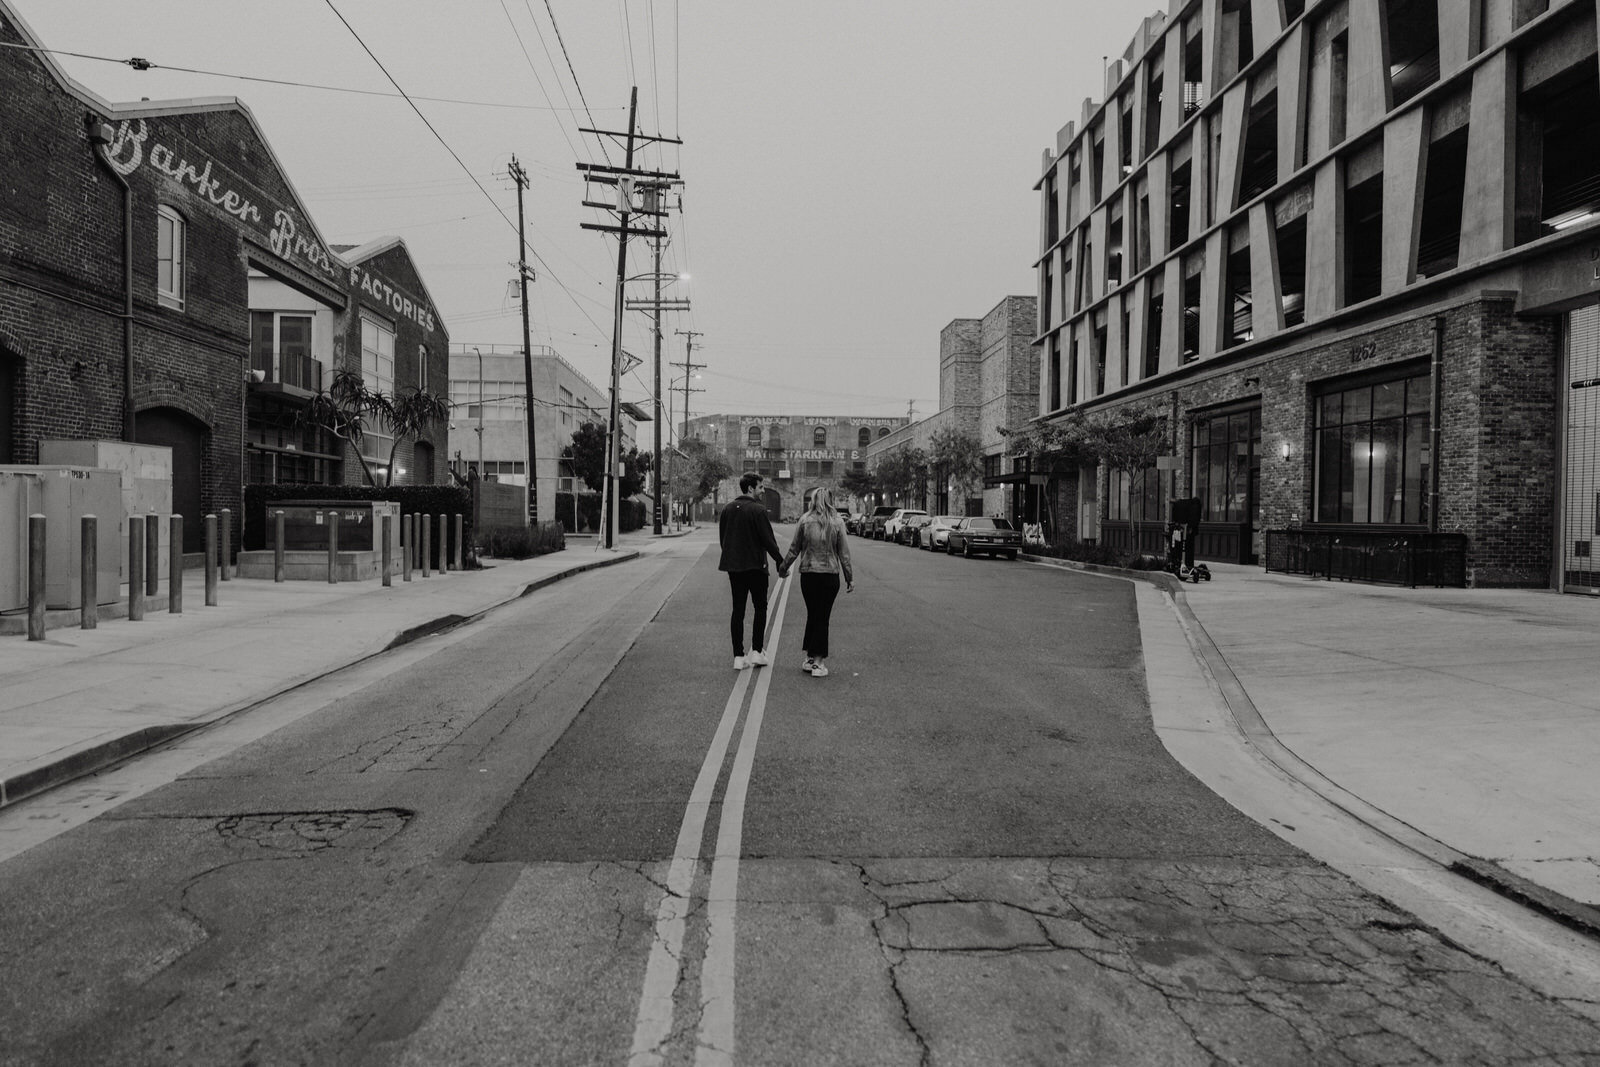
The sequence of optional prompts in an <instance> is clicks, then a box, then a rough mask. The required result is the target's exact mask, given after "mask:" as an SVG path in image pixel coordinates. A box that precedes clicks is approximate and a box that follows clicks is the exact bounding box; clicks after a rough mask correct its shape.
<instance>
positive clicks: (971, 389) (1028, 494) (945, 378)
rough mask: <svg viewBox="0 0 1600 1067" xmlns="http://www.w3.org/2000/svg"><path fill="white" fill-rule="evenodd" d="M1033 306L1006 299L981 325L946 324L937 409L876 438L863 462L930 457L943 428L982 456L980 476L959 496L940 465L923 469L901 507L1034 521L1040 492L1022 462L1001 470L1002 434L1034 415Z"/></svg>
mask: <svg viewBox="0 0 1600 1067" xmlns="http://www.w3.org/2000/svg"><path fill="white" fill-rule="evenodd" d="M1037 315H1038V306H1037V301H1036V300H1035V299H1034V298H1033V297H1031V296H1008V297H1006V298H1005V299H1004V300H1001V301H1000V303H998V304H996V305H995V306H994V307H993V308H992V309H990V311H989V313H988V314H987V315H985V316H984V317H983V318H981V319H952V320H951V321H950V323H949V324H948V325H946V326H945V328H944V329H943V330H942V331H941V332H940V334H939V410H938V411H936V412H935V413H934V414H932V415H930V416H929V417H928V418H926V419H922V420H921V421H919V422H914V423H910V424H909V425H907V426H905V427H903V428H901V429H899V430H897V431H895V432H894V433H892V434H889V435H888V436H886V437H883V438H881V439H879V440H876V441H874V442H873V444H872V448H871V449H870V450H869V451H868V454H867V462H868V464H869V466H872V467H875V466H876V465H877V464H878V462H879V461H880V460H881V459H882V458H883V457H884V456H885V455H887V454H889V453H891V452H893V451H894V450H895V449H898V448H902V447H910V448H917V449H921V450H922V452H923V453H925V454H927V455H928V456H929V457H930V458H931V457H932V456H933V454H934V451H935V450H934V439H935V437H936V435H938V434H940V433H941V432H942V431H945V430H953V431H956V432H958V433H964V434H966V435H968V436H970V437H971V438H973V439H974V440H975V441H977V442H978V444H979V446H980V448H981V449H982V451H983V472H982V475H981V478H980V480H978V481H977V482H975V483H974V484H973V485H972V486H971V487H970V488H971V490H972V491H973V493H972V495H970V496H968V497H965V498H962V496H961V492H960V487H959V486H958V485H957V484H956V482H955V480H954V479H953V478H952V477H951V472H950V470H949V469H948V467H946V466H940V465H938V464H934V465H932V466H931V467H930V468H929V471H928V479H927V481H926V483H925V484H923V485H922V486H920V487H919V488H917V489H915V490H913V491H912V493H911V494H910V498H909V499H908V500H906V501H905V503H906V505H907V506H908V507H910V506H915V507H920V508H923V509H924V510H926V511H928V512H930V513H932V514H935V515H1000V516H1004V517H1007V518H1010V519H1012V520H1013V521H1015V522H1018V523H1020V522H1022V521H1024V519H1027V521H1033V520H1032V518H1031V515H1032V514H1033V512H1034V511H1036V510H1037V496H1038V493H1039V487H1038V486H1036V485H1033V484H1032V483H1031V481H1030V478H1029V474H1028V471H1027V469H1026V464H1024V465H1023V466H1022V468H1021V469H1007V464H1006V456H1007V453H1008V449H1009V444H1008V441H1007V438H1006V435H1004V434H1002V433H1001V432H1000V431H1001V430H1002V429H1013V428H1016V427H1020V426H1023V425H1025V424H1026V423H1027V422H1028V421H1029V420H1030V419H1031V418H1033V417H1034V416H1035V415H1036V414H1038V402H1039V353H1038V350H1037V349H1036V348H1035V347H1034V344H1033V330H1034V325H1035V322H1036V321H1037Z"/></svg>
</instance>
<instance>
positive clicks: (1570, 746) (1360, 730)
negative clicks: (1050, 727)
mask: <svg viewBox="0 0 1600 1067" xmlns="http://www.w3.org/2000/svg"><path fill="white" fill-rule="evenodd" d="M1212 571H1213V573H1214V574H1215V575H1216V577H1215V579H1214V580H1213V581H1211V582H1205V583H1201V584H1199V585H1188V584H1186V585H1183V586H1182V587H1181V590H1182V591H1181V592H1180V593H1178V594H1177V595H1176V599H1177V600H1178V601H1179V607H1180V615H1182V614H1185V613H1187V614H1188V615H1189V616H1190V617H1191V618H1192V619H1193V620H1194V621H1195V622H1197V623H1198V624H1199V627H1200V628H1201V629H1200V630H1199V631H1198V635H1197V636H1198V642H1197V645H1198V646H1199V647H1197V652H1198V653H1200V654H1201V658H1202V659H1203V660H1207V659H1209V663H1210V666H1211V669H1212V670H1211V672H1212V674H1213V676H1214V677H1216V678H1217V681H1218V682H1219V685H1220V686H1221V687H1222V689H1223V693H1224V696H1225V697H1226V698H1227V699H1228V702H1229V704H1230V705H1232V706H1233V711H1234V716H1235V719H1236V720H1238V722H1239V724H1240V727H1241V729H1242V730H1243V731H1244V732H1245V733H1246V734H1247V735H1253V734H1257V733H1258V732H1261V731H1264V732H1265V735H1270V736H1265V735H1263V736H1262V737H1261V738H1260V743H1259V744H1258V748H1261V749H1263V751H1266V750H1269V749H1271V748H1272V747H1273V746H1274V744H1281V746H1282V747H1283V748H1284V749H1287V750H1288V752H1289V753H1292V757H1291V759H1290V760H1288V761H1284V760H1279V761H1278V762H1280V763H1284V762H1293V761H1294V759H1293V758H1298V760H1299V761H1303V763H1304V765H1305V766H1306V767H1309V768H1310V769H1311V771H1312V774H1311V775H1310V776H1309V777H1312V778H1315V777H1317V776H1321V777H1322V778H1324V779H1326V782H1325V783H1322V784H1323V785H1326V784H1327V783H1332V785H1333V787H1334V788H1333V789H1331V790H1329V789H1319V791H1321V792H1324V795H1329V794H1334V795H1332V796H1330V799H1334V800H1335V802H1338V803H1341V806H1345V807H1347V810H1352V813H1353V814H1356V815H1357V816H1358V817H1360V818H1362V819H1363V821H1366V822H1368V823H1369V825H1373V826H1374V827H1375V828H1377V829H1380V830H1383V831H1384V832H1386V833H1390V834H1391V835H1392V836H1395V837H1397V839H1398V838H1404V837H1405V836H1407V834H1408V832H1409V833H1414V834H1416V835H1420V838H1421V842H1420V844H1418V842H1416V841H1410V842H1408V841H1402V843H1408V844H1413V846H1414V847H1419V850H1421V851H1424V852H1425V853H1428V854H1431V855H1434V856H1435V858H1439V859H1441V860H1442V861H1444V862H1445V863H1446V865H1447V866H1452V867H1453V868H1455V869H1457V870H1458V871H1459V872H1460V873H1462V874H1464V875H1466V876H1468V877H1472V878H1474V879H1476V880H1478V881H1481V882H1484V883H1485V884H1489V885H1491V886H1492V887H1494V888H1496V889H1498V890H1499V891H1501V892H1503V893H1506V894H1508V895H1510V896H1513V897H1518V898H1521V899H1524V901H1525V902H1527V903H1531V904H1534V905H1535V906H1537V907H1540V908H1541V909H1542V910H1546V911H1547V912H1549V913H1550V914H1552V915H1554V916H1555V917H1557V918H1560V919H1562V920H1564V921H1566V922H1568V924H1569V925H1574V926H1578V927H1580V928H1584V929H1587V930H1588V931H1589V932H1590V933H1593V934H1600V910H1597V908H1596V906H1597V905H1600V663H1597V657H1596V651H1597V649H1600V604H1597V603H1595V602H1594V601H1592V600H1589V599H1587V598H1582V597H1574V596H1564V595H1562V594H1559V593H1552V592H1547V591H1538V590H1525V589H1524V590H1509V589H1405V588H1395V587H1390V586H1376V585H1361V584H1355V583H1346V582H1329V581H1326V580H1314V579H1308V578H1302V577H1298V576H1289V575H1279V574H1267V573H1264V572H1263V571H1262V570H1260V569H1259V568H1256V567H1242V566H1228V565H1217V564H1213V565H1212ZM1208 643H1210V644H1211V645H1213V646H1214V653H1215V654H1213V655H1210V656H1209V657H1208V656H1207V654H1206V652H1207V649H1206V648H1205V646H1206V645H1207V644H1208ZM1219 664H1220V666H1219ZM1256 716H1258V717H1259V718H1258V719H1257V720H1256V721H1252V718H1253V717H1256ZM1269 758H1270V757H1269ZM1286 769H1291V773H1294V771H1293V769H1292V768H1286ZM1302 769H1303V768H1302ZM1296 776H1297V777H1306V776H1305V775H1302V774H1297V775H1296ZM1340 793H1343V794H1344V795H1343V796H1342V797H1341V796H1339V795H1338V794H1340ZM1374 809H1375V810H1374ZM1385 817H1387V818H1385ZM1388 820H1394V824H1398V825H1394V824H1391V823H1390V822H1389V821H1388ZM1429 842H1432V843H1437V845H1440V846H1443V847H1442V848H1431V847H1430V846H1429Z"/></svg>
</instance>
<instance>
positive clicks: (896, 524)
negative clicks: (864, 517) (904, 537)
mask: <svg viewBox="0 0 1600 1067" xmlns="http://www.w3.org/2000/svg"><path fill="white" fill-rule="evenodd" d="M926 514H927V512H926V511H923V510H922V509H920V508H896V509H895V511H894V513H893V514H892V515H890V516H889V517H888V518H887V519H885V520H883V539H884V540H885V541H898V540H899V539H900V526H901V524H902V523H904V522H905V521H906V519H908V518H910V517H911V516H913V515H926Z"/></svg>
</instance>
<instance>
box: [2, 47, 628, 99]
mask: <svg viewBox="0 0 1600 1067" xmlns="http://www.w3.org/2000/svg"><path fill="white" fill-rule="evenodd" d="M347 25H348V24H347ZM0 48H20V49H23V50H24V51H28V52H44V53H46V54H48V55H53V56H71V57H72V58H74V59H92V60H94V61H96V62H99V63H116V64H118V65H119V66H125V67H132V68H133V69H134V70H138V71H145V70H170V71H176V72H178V73H181V74H200V75H203V76H205V77H208V78H231V79H233V80H235V81H246V82H260V83H262V84H264V85H287V86H290V87H292V88H296V89H317V90H320V91H322V92H327V93H350V94H352V95H354V96H381V97H383V98H384V99H385V100H413V99H414V100H425V101H427V102H428V103H430V104H461V105H463V106H466V107H496V108H510V109H512V110H516V111H575V110H577V109H576V108H559V107H555V106H554V105H551V106H549V107H540V106H539V105H537V104H506V103H501V102H498V101H494V100H458V99H456V98H454V97H449V96H417V97H408V96H406V94H405V93H403V92H401V93H386V92H384V91H382V90H381V89H353V88H351V87H349V86H347V85H319V84H317V83H315V82H300V81H291V80H289V79H287V78H263V77H258V76H256V75H253V74H230V73H228V72H227V71H222V70H202V69H200V68H198V67H175V66H172V65H170V64H167V63H152V62H150V61H149V60H148V59H142V58H140V57H139V56H133V57H131V58H129V59H119V58H117V57H116V56H96V55H90V54H89V53H87V52H69V51H67V50H66V49H64V48H41V47H40V46H38V45H32V44H17V43H14V42H10V41H0ZM392 80H393V79H391V81H392ZM585 110H587V109H585ZM601 110H602V111H620V110H622V109H621V108H620V107H611V108H602V109H601ZM591 118H592V116H591Z"/></svg>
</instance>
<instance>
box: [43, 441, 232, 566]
mask: <svg viewBox="0 0 1600 1067" xmlns="http://www.w3.org/2000/svg"><path fill="white" fill-rule="evenodd" d="M39 462H40V463H41V464H44V465H46V466H72V467H94V468H96V469H98V470H113V471H116V472H117V474H118V475H119V477H120V478H121V482H122V514H123V516H124V518H126V517H127V516H130V515H137V516H139V518H140V519H144V518H146V517H148V516H150V515H155V516H158V517H159V518H160V520H161V521H160V527H161V546H162V547H161V551H160V552H159V553H157V567H158V570H157V574H156V577H157V579H158V580H159V581H162V582H165V581H166V580H167V577H168V574H167V572H168V570H169V569H170V559H169V557H170V555H171V554H170V553H169V552H167V550H166V544H167V538H168V537H170V536H171V531H172V524H171V521H170V518H171V515H172V448H171V447H170V446H168V445H139V444H134V443H132V442H130V441H102V440H93V439H89V440H78V441H71V440H63V439H46V440H42V441H40V442H39ZM103 518H104V517H103V516H102V519H103ZM183 521H184V523H185V524H188V523H197V522H204V521H205V520H204V516H201V515H185V516H184V517H183ZM123 529H124V530H126V529H127V527H126V526H124V527H123ZM126 555H127V548H126V546H124V548H123V550H122V552H121V553H120V554H119V557H118V558H119V559H122V564H121V567H120V569H119V571H118V574H119V576H120V580H121V581H124V582H126V581H127V580H128V568H127V560H126V559H124V558H122V557H125V556H126Z"/></svg>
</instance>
